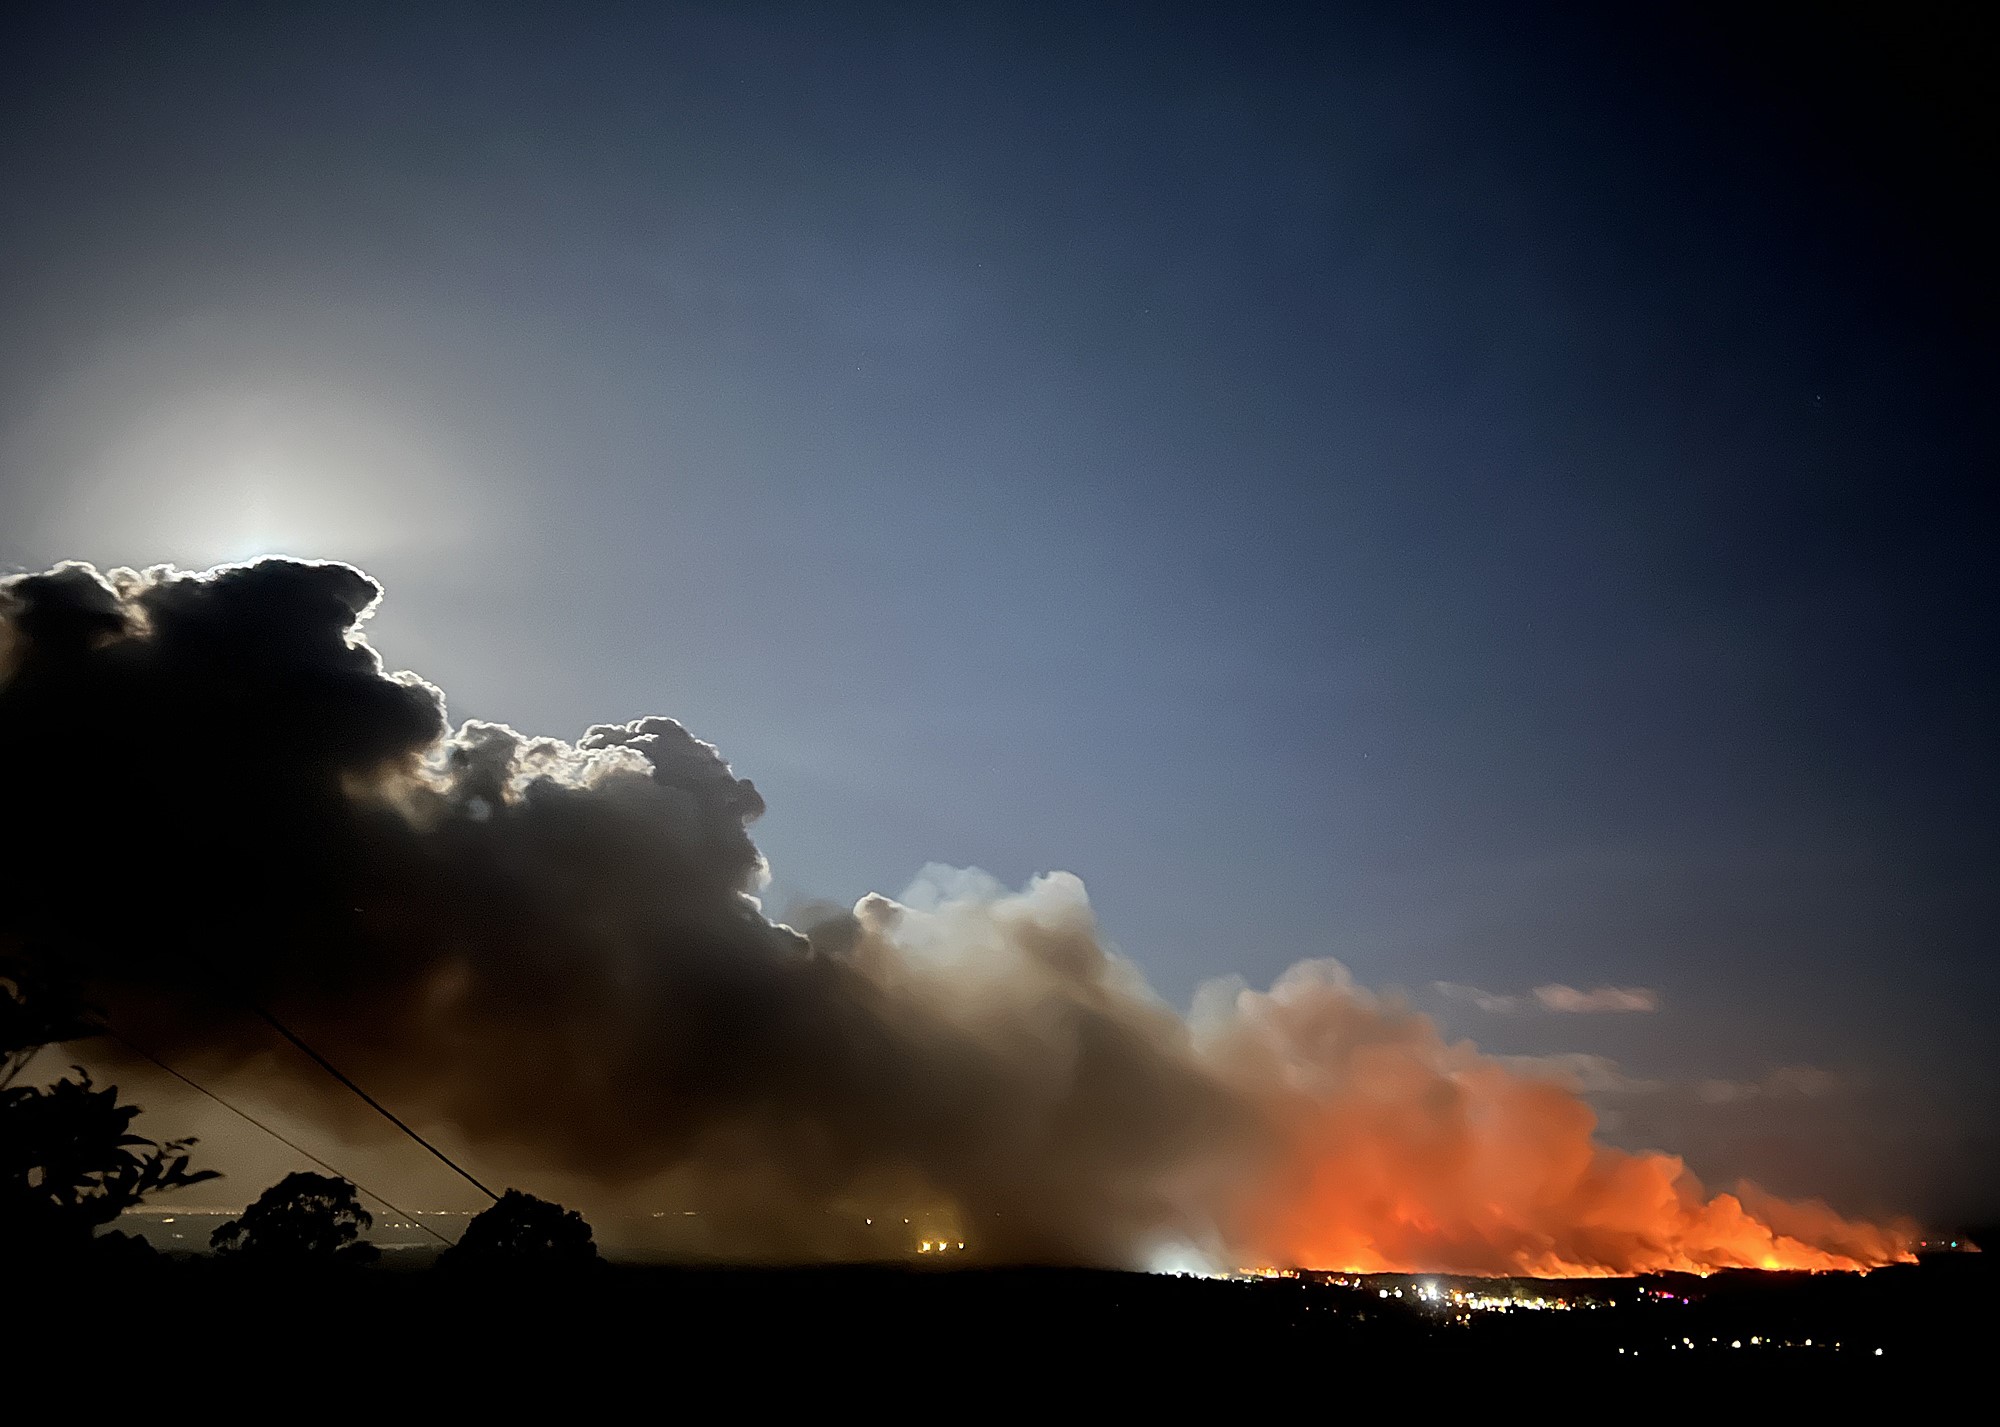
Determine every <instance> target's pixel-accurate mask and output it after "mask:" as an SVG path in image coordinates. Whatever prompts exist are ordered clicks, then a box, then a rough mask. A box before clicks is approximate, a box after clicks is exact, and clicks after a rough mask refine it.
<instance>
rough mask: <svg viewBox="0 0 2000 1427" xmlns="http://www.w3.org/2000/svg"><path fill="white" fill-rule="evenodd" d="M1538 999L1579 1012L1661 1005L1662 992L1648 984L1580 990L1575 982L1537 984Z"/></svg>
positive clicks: (1652, 1008) (1601, 1012) (1629, 1010)
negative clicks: (1547, 984)
mask: <svg viewBox="0 0 2000 1427" xmlns="http://www.w3.org/2000/svg"><path fill="white" fill-rule="evenodd" d="M1535 1000H1536V1001H1537V1002H1538V1003H1539V1004H1540V1006H1541V1008H1542V1009H1543V1010H1545V1011H1558V1012H1562V1013H1564V1014H1567V1015H1577V1016H1589V1015H1605V1014H1627V1013H1632V1012H1651V1011H1657V1010H1659V1009H1660V993H1659V992H1657V991H1654V990H1651V989H1649V988H1647V987H1644V986H1598V987H1595V988H1593V989H1591V990H1589V991H1579V990H1577V989H1576V987H1574V986H1563V985H1549V986H1537V987H1536V988H1535Z"/></svg>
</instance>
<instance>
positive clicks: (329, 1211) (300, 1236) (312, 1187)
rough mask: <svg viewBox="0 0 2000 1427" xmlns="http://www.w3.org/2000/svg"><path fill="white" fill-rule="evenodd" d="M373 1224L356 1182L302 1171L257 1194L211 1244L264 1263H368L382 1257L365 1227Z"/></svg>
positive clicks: (210, 1238) (214, 1235)
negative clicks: (364, 1234) (362, 1236)
mask: <svg viewBox="0 0 2000 1427" xmlns="http://www.w3.org/2000/svg"><path fill="white" fill-rule="evenodd" d="M374 1222H375V1216H374V1215H372V1214H370V1213H369V1212H368V1211H367V1210H366V1209H363V1208H362V1207H361V1202H360V1200H359V1199H358V1198H357V1197H356V1195H355V1190H354V1186H353V1185H352V1184H349V1183H348V1182H347V1181H346V1180H344V1179H333V1178H330V1177H329V1176H327V1175H324V1174H313V1173H310V1172H309V1171H305V1170H300V1171H299V1172H297V1173H295V1174H288V1175H286V1176H285V1177H284V1178H283V1179H281V1180H279V1181H278V1182H277V1183H276V1184H274V1185H272V1186H271V1187H270V1188H269V1189H267V1190H265V1191H264V1192H263V1193H262V1194H260V1195H258V1196H257V1202H256V1203H255V1204H252V1205H251V1206H250V1207H249V1208H248V1209H245V1210H244V1211H243V1217H242V1218H241V1219H231V1220H230V1221H229V1222H228V1223H227V1224H224V1225H223V1226H222V1227H221V1228H219V1229H217V1230H216V1231H215V1232H214V1233H213V1234H212V1235H210V1236H209V1241H208V1242H209V1246H210V1247H211V1248H213V1249H214V1250H215V1251H216V1252H217V1253H218V1254H224V1255H228V1256H231V1257H235V1258H241V1259H246V1260H253V1261H257V1262H264V1263H290V1264H302V1263H346V1264H366V1263H373V1262H374V1261H375V1259H376V1258H377V1256H378V1255H377V1251H376V1248H375V1246H374V1245H373V1244H371V1243H369V1242H367V1241H366V1240H365V1239H362V1238H361V1231H362V1230H363V1229H366V1228H369V1227H370V1226H371V1225H373V1224H374Z"/></svg>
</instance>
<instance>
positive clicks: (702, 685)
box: [0, 3, 2000, 1215]
mask: <svg viewBox="0 0 2000 1427" xmlns="http://www.w3.org/2000/svg"><path fill="white" fill-rule="evenodd" d="M1614 8H1617V9H1619V10H1620V11H1621V12H1623V11H1624V9H1625V7H1614ZM413 11H415V12H416V13H412V12H413ZM1765 14H1766V18H1765V19H1762V20H1759V21H1757V22H1754V23H1746V22H1742V21H1734V20H1723V19H1720V18H1716V17H1715V16H1714V15H1712V14H1710V13H1708V12H1705V11H1701V10H1699V9H1693V10H1683V12H1682V13H1680V14H1679V15H1677V16H1674V17H1671V18H1670V17H1668V16H1666V15H1665V14H1664V13H1663V12H1658V13H1656V12H1654V11H1652V10H1650V9H1644V8H1643V7H1642V10H1641V12H1640V15H1639V17H1638V18H1634V17H1633V16H1632V15H1631V14H1625V15H1624V16H1623V18H1620V19H1618V20H1615V21H1614V20H1612V19H1610V18H1608V17H1607V16H1602V15H1594V14H1593V15H1581V14H1579V13H1576V12H1574V11H1570V12H1568V13H1561V12H1557V11H1554V10H1551V11H1547V12H1544V11H1541V10H1538V9H1536V8H1534V7H1526V6H1502V7H1492V6H1471V7H1465V8H1464V9H1463V10H1459V9H1455V8H1430V7H1404V6H1380V7H1370V6H1357V7H1301V8H1299V9H1297V10H1296V11H1293V10H1289V9H1287V8H1285V7H1281V6H1276V5H1272V6H1230V5H1213V6H1200V7H1181V6H1170V5H1157V4H1149V5H1133V6H1121V5H1104V4H1098V5H1090V6H1060V5H1051V6H1034V5H962V6H943V5H939V6H895V5H887V6H869V5H860V4H842V5H832V6H768V5H714V6H671V5H658V6H652V5H649V6H636V5H635V6H631V7H625V8H621V7H609V6H598V5H587V6H564V7H547V8H545V9H542V10H540V11H539V12H536V11H534V10H530V9H526V8H522V9H520V10H518V11H517V10H515V9H513V8H512V7H505V6H499V5H477V6H453V5H426V6H422V7H408V6H381V7H375V6H368V5H362V4H355V3H345V4H340V5H329V6H321V5H310V4H295V5H286V6H282V7H245V8H242V9H237V8H233V7H224V6H191V7H182V6H137V7H122V6H108V5H92V4H74V5H62V6H50V7H36V6H20V7H11V8H10V9H9V11H8V15H7V18H6V19H5V20H4V21H0V196H4V197H3V198H0V570H5V571H14V570H25V569H39V568H42V567H44V566H46V565H48V564H50V563H52V562H54V561H56V560H59V559H65V558H77V559H87V560H91V561H94V562H97V563H98V564H100V565H104V566H107V567H108V566H110V565H114V564H131V565H146V564H152V563H156V562H162V561H173V562H176V563H178V564H181V565H183V566H189V567H201V566H205V565H209V564H213V563H216V562H219V561H225V560H234V559H242V558H246V557H249V556H252V555H256V554H263V553H289V554H296V555H305V556H315V557H324V558H331V559H341V560H347V561H352V562H354V563H355V564H357V565H359V566H361V567H363V568H365V569H366V570H367V571H368V572H369V573H370V574H372V575H373V576H375V577H376V578H377V579H379V580H380V581H381V582H382V583H383V584H384V585H385V586H386V589H387V597H386V601H385V603H384V605H383V607H382V609H381V612H380V613H379V615H378V616H377V617H376V618H375V620H374V622H373V624H372V625H371V636H370V637H371V639H372V642H373V643H374V644H375V646H376V647H377V648H378V649H380V650H381V651H382V653H383V655H384V657H385V658H386V659H387V660H388V662H389V664H390V665H391V667H394V668H403V667H408V668H411V669H415V670H417V671H419V672H421V673H422V674H423V675H424V676H425V677H426V678H428V679H431V680H433V681H435V682H436V683H437V684H439V685H440V686H442V687H443V688H444V689H445V690H447V691H448V693H449V696H450V699H451V712H452V715H453V717H454V718H464V717H479V718H487V719H495V720H502V721H505V722H507V723H510V724H512V725H514V726H516V727H518V728H521V729H524V730H530V731H534V732H543V733H552V734H557V735H561V736H564V737H570V738H574V737H576V736H577V735H579V734H581V732H582V731H583V729H584V728H585V727H586V726H587V725H589V724H592V723H597V722H603V721H608V720H626V719H636V718H638V717H640V716H642V715H646V714H653V713H659V714H666V715H670V716H672V717H675V718H678V719H680V720H681V721H682V722H684V723H685V724H686V725H687V726H688V727H689V728H690V729H691V730H692V731H694V732H695V733H696V734H698V735H699V736H701V737H703V738H705V739H708V740H711V741H713V742H714V743H716V744H717V745H718V746H719V747H720V748H721V750H722V752H723V754H724V755H725V756H726V757H727V758H728V759H730V761H731V762H732V764H733V765H734V767H735V769H736V771H737V772H738V773H740V774H742V775H743V776H746V777H749V778H752V779H754V780H755V782H756V784H757V787H758V788H759V789H760V790H761V791H762V793H763V795H764V797H765V798H766V799H767V801H768V803H769V806H770V811H769V813H768V815H767V816H766V817H765V818H764V819H763V820H762V821H761V822H759V823H758V824H757V826H756V828H755V835H756V839H757V843H758V845H759V847H761V849H762V850H763V852H764V853H765V854H766V856H767V857H768V858H769V859H770V862H771V866H772V873H773V881H772V884H771V886H770V887H769V888H768V890H767V892H766V894H765V897H764V902H765V905H766V907H767V908H768V909H770V910H771V911H772V912H773V914H774V915H779V916H783V915H785V914H786V913H787V912H789V911H795V910H797V909H803V908H805V907H807V906H808V905H809V904H812V903H815V902H820V901H829V900H830V901H833V902H837V903H841V904H847V903H851V902H853V901H854V899H855V898H857V897H859V896H860V895H862V894H863V893H866V892H869V891H883V892H886V893H891V894H894V893H896V892H898V891H899V890H900V889H902V888H903V887H904V886H905V885H906V884H908V883H909V882H910V881H911V879H912V877H913V876H915V875H916V874H917V873H918V872H919V870H920V869H921V868H923V867H924V866H925V865H926V864H929V863H942V864H947V865H950V866H954V867H964V866H977V867H980V868H984V869H986V870H987V871H988V872H991V873H992V874H994V875H995V876H996V877H998V878H1000V879H1001V880H1002V881H1003V882H1005V883H1007V884H1010V885H1015V884H1019V883H1021V882H1023V881H1024V880H1025V879H1027V878H1028V877H1030V876H1032V875H1033V874H1035V873H1038V872H1042V871H1047V870H1050V869H1064V870H1067V871H1070V872H1074V873H1075V874H1077V875H1078V876H1080V877H1081V878H1082V879H1083V880H1084V882H1085V883H1086V884H1087V885H1088V887H1089V889H1090V894H1091V900H1092V902H1093V904H1094V905H1095V907H1096V909H1097V912H1098V916H1099V917H1100V919H1101V921H1102V923H1103V926H1104V928H1105V931H1106V933H1107V935H1108V936H1109V937H1110V938H1111V939H1112V940H1113V941H1114V942H1116V943H1117V945H1118V946H1119V947H1120V948H1121V949H1122V950H1123V951H1124V952H1125V953H1126V954H1128V955H1129V956H1131V957H1132V958H1133V959H1134V960H1135V961H1136V962H1137V963H1138V964H1139V965H1140V966H1141V967H1142V968H1144V970H1145V972H1146V973H1147V975H1148V976H1149V977H1150V978H1151V980H1152V982H1153V984H1154V985H1155V986H1156V987H1157V988H1158V989H1159V991H1160V992H1161V994H1162V995H1164V996H1165V997H1167V998H1168V999H1169V1000H1170V1001H1172V1002H1174V1003H1175V1004H1177V1005H1182V1006H1185V1005H1186V1003H1187V1002H1188V1000H1189V998H1190V996H1191V995H1192V994H1193V991H1194V988H1195V987H1196V985H1197V984H1198V983H1199V982H1201V981H1203V980H1205V979H1207V978H1209V977H1212V976H1215V975H1219V974H1224V973H1231V972H1235V973H1241V974H1242V975H1243V976H1244V977H1246V978H1247V979H1248V980H1249V981H1250V982H1251V983H1252V984H1256V985H1262V984H1264V983H1267V982H1269V981H1270V979H1271V978H1272V977H1273V976H1274V975H1276V974H1277V973H1278V972H1279V971H1281V970H1282V969H1283V968H1284V967H1286V966H1288V965H1290V964H1291V963H1292V962H1294V961H1296V960H1299V959H1300V958H1302V957H1309V956H1333V957H1338V958H1339V959H1340V960H1342V961H1344V962H1345V963H1347V964H1348V965H1349V966H1350V967H1351V968H1352V969H1353V972H1354V974H1355V977H1356V979H1357V980H1359V981H1360V982H1362V983H1363V984H1365V985H1369V986H1374V987H1382V988H1386V987H1401V988H1404V989H1405V990H1406V991H1407V992H1408V994H1409V996H1410V997H1411V999H1412V1001H1413V1002H1414V1003H1415V1004H1417V1005H1418V1006H1420V1007H1422V1008H1423V1009H1425V1010H1427V1011H1430V1012H1432V1013H1433V1014H1435V1015H1436V1016H1438V1018H1439V1019H1440V1021H1441V1022H1442V1023H1443V1024H1444V1025H1445V1026H1446V1027H1447V1029H1448V1030H1449V1031H1450V1032H1451V1033H1452V1034H1454V1035H1460V1036H1466V1037H1470V1038H1473V1039H1475V1040H1477V1041H1478V1042H1479V1044H1480V1045H1481V1046H1482V1047H1485V1048H1487V1049H1490V1050H1494V1051H1497V1052H1500V1053H1503V1054H1513V1055H1524V1056H1526V1055H1534V1056H1547V1055H1555V1054H1576V1055H1579V1056H1588V1057H1596V1058H1599V1059H1591V1060H1588V1061H1579V1062H1578V1065H1579V1067H1580V1068H1581V1069H1580V1072H1579V1073H1580V1074H1583V1075H1585V1077H1586V1079H1587V1080H1588V1081H1589V1084H1588V1086H1587V1088H1591V1089H1593V1090H1594V1091H1595V1092H1596V1093H1595V1096H1594V1098H1595V1102H1596V1103H1597V1105H1598V1106H1599V1108H1600V1110H1601V1111H1602V1112H1603V1113H1604V1115H1605V1125H1606V1133H1607V1135H1608V1137H1609V1138H1611V1139H1613V1140H1615V1141H1620V1142H1623V1141H1630V1142H1632V1143H1635V1144H1636V1143H1646V1144H1658V1145H1662V1146H1663V1147H1667V1148H1673V1149H1679V1150H1684V1151H1685V1152H1686V1153H1687V1155H1688V1157H1689V1161H1690V1163H1691V1164H1692V1165H1693V1166H1694V1167H1695V1168H1696V1169H1697V1170H1699V1171H1701V1172H1702V1173H1703V1174H1704V1175H1705V1176H1710V1177H1712V1178H1714V1179H1715V1180H1717V1181H1722V1182H1726V1181H1727V1180H1729V1179H1731V1178H1733V1177H1734V1176H1735V1175H1737V1174H1741V1173H1748V1174H1752V1175H1754V1176H1756V1177H1757V1178H1759V1179H1760V1180H1761V1181H1762V1182H1764V1183H1766V1184H1767V1185H1769V1186H1770V1187H1772V1188H1774V1189H1776V1190H1778V1191H1779V1192H1783V1193H1793V1194H1815V1193H1819V1194H1825V1195H1827V1196H1828V1197H1829V1198H1831V1199H1832V1200H1833V1201H1834V1202H1835V1203H1836V1204H1838V1205H1840V1206H1841V1207H1843V1208H1846V1209H1850V1210H1852V1211H1854V1212H1881V1211H1883V1210H1896V1211H1909V1212H1914V1213H1918V1214H1929V1215H1954V1214H1965V1215H1969V1214H1979V1213H1990V1212H1992V1211H1993V1209H1994V1208H1995V1207H1996V1205H2000V1096H1996V1094H1995V1092H1994V1089H1993V1084H1994V1074H1995V1071H1996V1070H2000V1050H1996V1048H1995V1046H1996V1043H2000V1042H1996V1038H1995V1037H1994V1035H1993V1018H1994V1011H1993V1007H1994V1005H1995V1004H1996V997H2000V970H1996V963H1995V959H1994V957H1993V955H1992V953H1993V951H1994V949H1995V948H1994V934H1995V927H1996V924H1997V923H1996V918H2000V882H1996V878H1995V870H1996V867H2000V859H1997V858H1996V853H2000V839H1996V834H1995V818H1994V809H1995V806H1996V801H1997V800H2000V764H1996V759H1995V757H1994V746H1993V739H1994V730H1995V728H1996V714H2000V685H1996V677H1995V664H1994V651H1995V648H1996V639H1995V636H1996V633H2000V631H1996V628H1995V625H1996V604H1995V600H1994V591H1993V579H1992V575H1991V570H1992V567H1993V556H1992V551H1993V546H1994V536H1995V528H1996V527H1995V523H1994V515H1995V511H1994V500H1993V495H1992V477H1993V472H1994V469H1995V463H1994V455H1995V450H1994V446H1995V442H1994V431H1993V422H1992V395H1991V393H1992V391H1993V388H1994V378H1995V376H1996V372H1995V362H1994V347H1993V334H1994V331H1995V328H1994V318H1995V316H1996V304H1995V302H1994V285H1993V280H1992V273H1991V270H1990V266H1991V259H1990V253H1991V251H1994V250H2000V249H1995V248H1994V246H1993V244H1994V239H1995V237H1996V235H1995V234H1994V233H1993V232H1992V231H1991V230H1990V228H1983V227H1982V226H1981V220H1980V218H1979V210H1978V190H1980V189H1982V188H1986V187H1990V180H1991V175H1992V173H1993V172H1994V166H1993V161H1994V158H1995V155H1994V153H1993V150H1992V145H1991V142H1990V138H1989V137H1988V136H1989V134H1990V133H1991V132H1992V131H1991V129H1990V127H1989V126H1990V125H1991V122H1992V118H1993V116H1992V114H1991V101H1990V98H1988V97H1987V96H1986V94H1985V93H1984V92H1982V91H1984V90H1985V89H1986V87H1987V80H1986V78H1985V76H1984V75H1983V74H1979V75H1977V76H1975V73H1974V71H1975V68H1976V67H1977V66H1976V63H1975V56H1974V50H1973V48H1972V46H1971V43H1970V38H1971V37H1970V32H1969V30H1968V31H1965V32H1962V33H1960V32H1954V31H1953V29H1952V28H1951V27H1948V26H1939V25H1932V24H1928V23H1924V22H1920V21H1916V20H1912V19H1910V18H1909V17H1908V16H1907V15H1906V14H1905V13H1904V12H1903V11H1902V10H1901V9H1900V8H1891V9H1884V10H1881V11H1879V12H1877V11H1875V10H1869V11H1867V12H1866V15H1865V16H1864V12H1863V11H1862V9H1861V8H1860V7H1846V6H1833V7H1828V8H1826V9H1825V10H1824V11H1823V12H1819V13H1817V15H1816V17H1815V18H1810V19H1809V18H1806V17H1805V15H1804V13H1803V12H1800V13H1798V14H1793V13H1791V12H1785V13H1783V14H1781V13H1780V12H1777V11H1770V12H1765ZM1966 24H1968V25H1969V24H1970V21H1967V22H1966ZM10 756H19V750H14V751H12V752H11V753H10ZM1537 988H1545V989H1544V992H1543V994H1541V995H1537ZM1547 988H1556V989H1547ZM1560 988H1573V989H1574V990H1575V991H1576V992H1577V993H1579V994H1578V995H1576V996H1574V997H1569V996H1565V995H1564V994H1563V993H1562V991H1561V989H1560ZM1606 988H1609V989H1610V990H1614V991H1623V992H1627V993H1630V994H1627V995H1624V996H1622V997H1621V996H1615V995H1604V994H1593V993H1601V992H1603V991H1604V990H1605V989H1606ZM1614 1005H1615V1006H1617V1007H1619V1008H1621V1009H1616V1010H1613V1009H1609V1008H1610V1007H1612V1006H1614ZM1563 1007H1573V1008H1580V1009H1562V1008H1563Z"/></svg>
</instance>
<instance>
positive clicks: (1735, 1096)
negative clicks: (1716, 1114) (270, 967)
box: [1695, 1065, 1851, 1105]
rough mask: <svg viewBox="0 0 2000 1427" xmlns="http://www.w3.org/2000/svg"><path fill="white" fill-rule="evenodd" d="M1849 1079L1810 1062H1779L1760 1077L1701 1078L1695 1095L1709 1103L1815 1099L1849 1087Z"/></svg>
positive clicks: (1727, 1103)
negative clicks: (1745, 1078) (1792, 1063)
mask: <svg viewBox="0 0 2000 1427" xmlns="http://www.w3.org/2000/svg"><path fill="white" fill-rule="evenodd" d="M1850 1084H1851V1082H1850V1081H1849V1080H1848V1079H1846V1078H1845V1077H1843V1076H1839V1075H1836V1074H1834V1073H1833V1072H1832V1071H1830V1070H1821V1069H1820V1068H1819V1067H1817V1066H1812V1065H1781V1066H1779V1067H1778V1068H1777V1069H1776V1070H1773V1071H1771V1072H1770V1073H1769V1074H1767V1075H1765V1076H1764V1077H1763V1078H1762V1079H1761V1080H1703V1081H1700V1082H1698V1083H1697V1084H1696V1085H1695V1095H1696V1096H1697V1097H1698V1098H1699V1099H1701V1100H1702V1102H1703V1103H1705V1104H1709V1105H1731V1104H1736V1103H1739V1102H1741V1101H1745V1100H1818V1099H1822V1098H1824V1097H1825V1096H1828V1095H1834V1094H1838V1093H1839V1092H1841V1091H1843V1090H1846V1089H1848V1088H1849V1086H1850Z"/></svg>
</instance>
